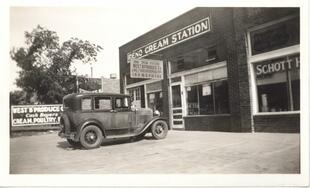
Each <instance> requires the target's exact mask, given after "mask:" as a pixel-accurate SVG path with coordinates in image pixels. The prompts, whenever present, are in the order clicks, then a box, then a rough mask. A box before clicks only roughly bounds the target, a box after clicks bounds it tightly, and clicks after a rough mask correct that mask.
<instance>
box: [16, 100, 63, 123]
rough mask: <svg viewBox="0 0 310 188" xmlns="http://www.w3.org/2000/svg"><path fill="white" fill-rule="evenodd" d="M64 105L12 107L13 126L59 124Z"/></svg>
mask: <svg viewBox="0 0 310 188" xmlns="http://www.w3.org/2000/svg"><path fill="white" fill-rule="evenodd" d="M62 111H63V106H62V104H51V105H17V106H11V114H12V115H11V122H12V126H30V125H52V124H59V119H60V113H61V112H62Z"/></svg>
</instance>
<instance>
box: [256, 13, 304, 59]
mask: <svg viewBox="0 0 310 188" xmlns="http://www.w3.org/2000/svg"><path fill="white" fill-rule="evenodd" d="M299 27H300V26H299V17H296V18H293V19H290V20H287V21H285V22H280V23H278V24H275V25H272V26H269V27H266V28H263V29H259V30H256V31H253V32H251V33H250V37H251V49H252V55H256V54H260V53H264V52H268V51H272V50H277V49H280V48H284V47H288V46H292V45H296V44H299Z"/></svg>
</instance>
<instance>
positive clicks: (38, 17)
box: [9, 5, 194, 90]
mask: <svg viewBox="0 0 310 188" xmlns="http://www.w3.org/2000/svg"><path fill="white" fill-rule="evenodd" d="M192 8H194V7H192V6H179V7H178V6H174V7H173V9H172V8H171V7H169V6H166V7H161V8H160V9H159V7H153V8H151V7H146V6H143V7H142V6H137V7H135V6H132V7H130V8H129V7H127V6H111V5H107V6H104V5H101V6H45V7H41V6H11V7H10V13H9V14H10V16H9V17H10V22H9V24H10V49H12V48H14V47H15V48H16V47H23V46H25V36H24V33H25V31H28V32H31V31H32V30H33V29H34V28H35V27H36V26H37V25H41V26H43V27H45V28H47V29H49V30H53V31H56V32H57V34H58V36H59V38H60V42H64V41H66V40H69V39H70V38H71V37H77V38H80V39H83V40H88V41H90V42H92V43H95V44H97V45H100V46H102V47H103V50H102V51H101V52H100V53H99V54H98V61H97V62H95V63H93V64H92V65H93V77H95V78H100V77H102V76H103V77H105V78H109V76H110V74H111V73H116V74H117V77H119V75H118V74H119V47H120V46H122V45H124V44H126V43H127V42H130V41H131V40H133V39H135V38H137V37H139V36H140V35H143V34H144V33H146V32H148V31H150V30H152V29H154V28H156V27H158V26H160V25H162V24H163V23H165V22H167V21H170V20H171V19H173V18H175V17H177V16H179V15H180V14H183V13H185V12H187V11H189V10H190V9H192ZM75 67H76V68H77V72H78V74H79V75H89V76H90V74H91V68H90V65H89V64H88V65H83V64H76V65H75ZM18 70H19V68H18V67H17V66H16V63H15V62H14V61H13V60H11V63H10V77H11V83H10V90H15V89H17V87H16V85H15V79H16V78H17V77H18Z"/></svg>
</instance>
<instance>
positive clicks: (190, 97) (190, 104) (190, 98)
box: [186, 86, 199, 115]
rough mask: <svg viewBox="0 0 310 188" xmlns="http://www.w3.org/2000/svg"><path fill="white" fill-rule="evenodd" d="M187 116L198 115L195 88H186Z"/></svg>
mask: <svg viewBox="0 0 310 188" xmlns="http://www.w3.org/2000/svg"><path fill="white" fill-rule="evenodd" d="M186 91H187V112H188V115H199V105H198V93H197V86H191V87H186Z"/></svg>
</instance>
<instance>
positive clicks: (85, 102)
mask: <svg viewBox="0 0 310 188" xmlns="http://www.w3.org/2000/svg"><path fill="white" fill-rule="evenodd" d="M81 109H82V110H91V98H83V99H82V104H81Z"/></svg>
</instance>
